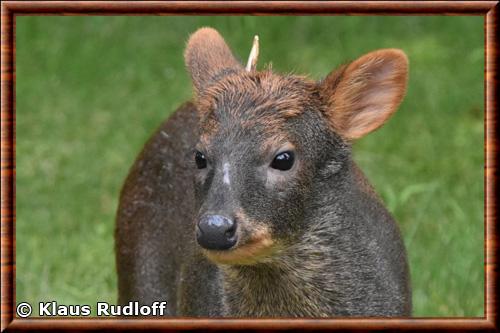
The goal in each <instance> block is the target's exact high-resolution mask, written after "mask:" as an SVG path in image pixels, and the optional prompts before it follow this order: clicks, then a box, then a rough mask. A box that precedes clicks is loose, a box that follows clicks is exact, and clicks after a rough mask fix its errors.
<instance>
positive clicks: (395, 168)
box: [16, 16, 484, 316]
mask: <svg viewBox="0 0 500 333" xmlns="http://www.w3.org/2000/svg"><path fill="white" fill-rule="evenodd" d="M205 25H209V26H213V27H215V28H217V29H218V30H219V31H220V32H221V33H222V35H223V36H225V38H226V40H227V41H228V43H229V44H230V45H231V46H232V48H233V50H234V52H235V53H236V54H237V55H238V56H239V57H240V58H242V59H246V57H247V55H248V51H249V48H250V45H251V41H252V37H253V35H254V34H255V33H258V34H259V35H260V40H261V56H260V60H259V66H260V67H261V68H262V67H263V64H265V63H269V62H272V64H273V68H274V70H276V71H282V72H290V71H294V72H297V73H304V74H310V75H311V77H313V78H318V79H319V78H321V77H322V76H324V75H326V74H327V73H328V72H329V71H330V70H331V69H333V68H334V67H335V66H337V65H338V64H340V63H343V62H345V61H346V60H348V59H353V58H356V57H358V56H360V55H362V54H363V53H365V52H368V51H370V50H374V49H377V48H385V47H396V48H401V49H403V50H404V51H405V52H406V53H407V54H408V57H409V59H410V81H409V89H408V93H407V96H406V99H405V101H404V102H403V104H402V106H401V108H400V109H399V111H398V112H397V113H396V114H395V115H394V116H393V118H392V119H391V120H390V121H389V122H388V123H387V124H386V125H385V126H384V127H383V128H382V129H380V130H379V131H377V132H375V133H374V134H371V135H369V136H367V137H366V138H364V139H362V140H360V141H359V142H358V143H356V145H355V147H354V151H355V157H356V160H357V161H358V162H359V164H360V165H361V167H362V169H363V170H364V171H365V173H366V174H367V176H368V177H369V178H370V179H371V181H372V182H373V184H374V185H375V187H376V189H377V190H378V192H379V193H380V194H381V195H382V197H383V199H384V201H385V202H386V204H387V206H388V208H389V209H390V211H391V212H392V213H393V214H394V216H395V217H396V219H397V220H398V221H399V223H400V226H401V229H402V233H403V235H404V239H405V243H406V246H407V249H408V255H409V259H410V266H411V273H412V285H413V300H414V315H415V316H483V311H484V267H483V263H484V251H483V242H484V234H483V233H484V227H483V201H484V194H483V166H484V162H483V161H484V155H483V135H484V129H483V117H484V108H483V105H484V104H483V96H484V95H483V69H484V65H483V46H484V45H483V18H482V17H445V16H443V17H433V16H425V17H394V16H393V17H341V16H332V17H314V18H312V17H50V16H47V17H24V16H21V17H17V18H16V57H17V62H16V121H17V125H16V131H17V133H16V140H17V147H16V148H17V153H16V154H17V155H16V163H17V171H16V172H17V178H16V186H17V187H16V193H17V194H16V204H17V205H16V208H17V224H16V237H17V238H16V239H17V247H16V264H17V268H16V300H17V302H21V301H29V302H32V303H36V302H38V301H52V300H55V301H58V302H59V303H61V304H95V302H96V301H108V302H114V301H115V299H116V275H115V267H114V253H113V227H114V216H115V211H116V207H117V203H118V194H119V190H120V187H121V185H122V183H123V180H124V178H125V177H126V175H127V171H128V168H129V167H130V166H131V164H132V162H133V160H134V158H135V156H136V154H137V153H138V152H139V150H140V149H141V147H142V145H143V144H144V142H145V141H146V139H147V138H148V136H149V135H150V134H151V133H152V131H153V130H154V129H155V127H157V126H158V125H159V124H160V122H161V121H162V120H163V119H165V118H166V117H167V116H168V115H169V114H170V113H171V112H172V111H173V110H175V108H176V107H177V106H178V105H180V104H181V103H182V102H183V101H185V100H187V99H189V98H190V97H191V94H192V92H191V85H190V82H189V79H188V75H187V73H186V71H185V69H184V64H183V55H182V54H183V49H184V43H185V41H186V39H187V38H188V36H189V34H190V33H191V32H193V31H194V30H196V29H197V28H199V27H201V26H205Z"/></svg>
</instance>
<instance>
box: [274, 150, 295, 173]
mask: <svg viewBox="0 0 500 333" xmlns="http://www.w3.org/2000/svg"><path fill="white" fill-rule="evenodd" d="M294 161H295V157H294V155H293V152H291V151H285V152H282V153H279V154H278V155H276V156H275V157H274V159H273V161H272V162H271V168H273V169H277V170H281V171H286V170H290V169H291V168H292V167H293V162H294Z"/></svg>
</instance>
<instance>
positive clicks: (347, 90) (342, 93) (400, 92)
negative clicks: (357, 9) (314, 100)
mask: <svg viewBox="0 0 500 333" xmlns="http://www.w3.org/2000/svg"><path fill="white" fill-rule="evenodd" d="M407 73H408V59H407V57H406V55H405V54H404V53H403V52H402V51H400V50H397V49H385V50H378V51H374V52H371V53H368V54H366V55H364V56H362V57H361V58H359V59H357V60H355V61H353V62H352V63H350V64H349V65H347V66H342V67H341V68H340V69H339V70H337V71H334V72H332V73H331V74H330V75H328V76H327V78H326V79H325V80H324V81H323V82H322V83H321V85H322V88H323V93H324V94H325V95H326V97H327V99H328V104H329V109H328V111H327V113H328V115H327V116H328V118H329V120H330V123H331V125H332V127H333V128H334V129H335V130H337V131H338V132H339V134H340V135H342V136H343V137H344V138H345V139H347V140H353V139H357V138H360V137H362V136H364V135H366V134H368V133H370V132H372V131H374V130H375V129H377V128H379V127H380V126H382V125H383V124H384V122H385V121H386V120H387V119H388V118H389V117H390V116H391V115H392V114H393V113H394V112H395V111H396V110H397V107H398V106H399V104H400V103H401V101H402V99H403V97H404V94H405V91H406V83H407Z"/></svg>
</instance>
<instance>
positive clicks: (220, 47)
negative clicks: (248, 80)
mask: <svg viewBox="0 0 500 333" xmlns="http://www.w3.org/2000/svg"><path fill="white" fill-rule="evenodd" d="M184 59H185V62H186V66H187V68H188V71H189V73H190V74H191V79H192V81H193V85H194V87H195V89H196V91H197V92H200V91H202V90H203V89H204V88H206V87H207V86H208V85H209V84H210V82H212V81H213V80H214V79H216V78H218V77H220V76H221V75H224V74H225V73H228V72H231V71H234V70H240V69H242V68H243V67H242V66H241V64H240V63H239V62H238V61H237V60H236V59H235V58H234V56H233V54H232V53H231V50H230V49H229V47H228V46H227V44H226V42H225V41H224V39H223V38H222V36H221V35H220V34H219V33H218V32H217V31H216V30H214V29H212V28H201V29H198V30H197V31H196V32H195V33H193V34H192V35H191V37H190V38H189V41H188V42H187V46H186V50H185V51H184Z"/></svg>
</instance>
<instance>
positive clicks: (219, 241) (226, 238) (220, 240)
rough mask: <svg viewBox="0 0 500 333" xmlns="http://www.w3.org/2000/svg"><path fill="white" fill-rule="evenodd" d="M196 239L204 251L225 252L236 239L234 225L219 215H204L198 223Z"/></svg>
mask: <svg viewBox="0 0 500 333" xmlns="http://www.w3.org/2000/svg"><path fill="white" fill-rule="evenodd" d="M196 238H197V240H198V244H200V245H201V247H203V248H205V249H208V250H227V249H229V248H230V247H231V246H233V245H234V244H236V241H237V239H238V237H237V236H236V223H234V222H233V221H232V220H230V219H228V218H227V217H224V216H221V215H205V216H203V217H202V218H201V219H200V221H199V222H198V228H196Z"/></svg>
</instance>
